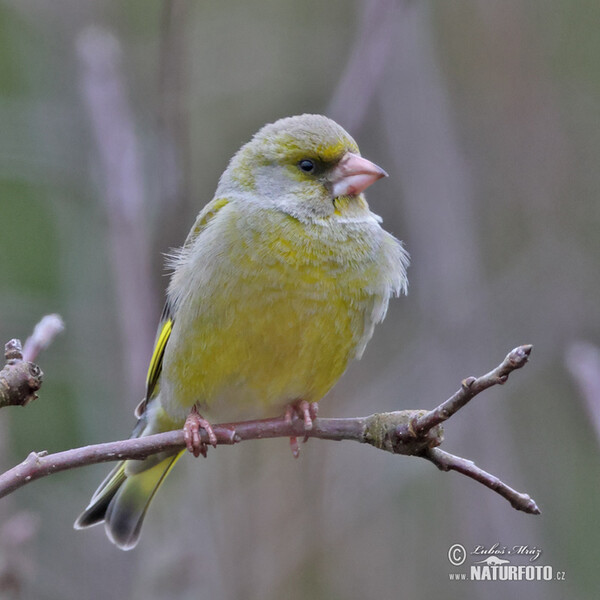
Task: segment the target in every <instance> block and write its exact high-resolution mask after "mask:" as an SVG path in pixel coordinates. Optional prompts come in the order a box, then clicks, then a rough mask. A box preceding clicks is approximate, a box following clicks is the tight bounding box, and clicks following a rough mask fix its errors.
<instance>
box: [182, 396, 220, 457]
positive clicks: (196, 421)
mask: <svg viewBox="0 0 600 600" xmlns="http://www.w3.org/2000/svg"><path fill="white" fill-rule="evenodd" d="M200 429H204V431H206V435H207V436H208V441H209V443H210V445H211V446H212V447H213V448H216V447H217V436H216V435H215V432H214V431H213V428H212V426H211V424H210V423H209V422H208V421H207V420H206V419H205V418H204V417H203V416H202V415H201V414H200V413H199V412H198V409H197V408H196V407H195V406H194V407H193V408H192V410H191V412H190V414H189V415H188V416H187V418H186V420H185V423H184V425H183V439H184V441H185V446H186V448H187V449H188V450H189V452H191V453H192V454H193V455H194V456H195V457H198V456H200V454H202V456H204V458H206V451H207V449H208V446H207V445H206V442H203V441H202V437H201V436H200Z"/></svg>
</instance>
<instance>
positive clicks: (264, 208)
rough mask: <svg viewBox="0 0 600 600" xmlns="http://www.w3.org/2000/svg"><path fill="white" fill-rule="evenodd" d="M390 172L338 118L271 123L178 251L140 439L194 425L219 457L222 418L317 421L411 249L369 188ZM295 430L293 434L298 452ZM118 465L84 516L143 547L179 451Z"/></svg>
mask: <svg viewBox="0 0 600 600" xmlns="http://www.w3.org/2000/svg"><path fill="white" fill-rule="evenodd" d="M386 176H387V173H386V172H385V171H384V170H383V169H382V168H381V167H379V166H377V165H376V164H375V163H373V162H371V161H369V160H367V159H366V158H363V157H362V156H361V154H360V151H359V148H358V146H357V144H356V142H355V141H354V139H353V138H352V137H351V136H350V134H348V133H347V132H346V131H345V130H344V129H343V128H342V127H341V126H340V125H338V124H337V123H336V122H335V121H333V120H331V119H329V118H328V117H325V116H322V115H317V114H303V115H298V116H293V117H286V118H282V119H279V120H277V121H275V122H274V123H270V124H267V125H265V126H263V127H262V128H261V129H260V130H259V131H258V132H257V133H256V134H255V135H254V136H253V137H252V138H251V139H250V141H249V142H247V143H246V144H244V145H243V146H242V147H241V148H240V150H239V151H238V152H237V153H236V154H235V155H234V156H233V158H232V159H231V160H230V162H229V164H228V166H227V168H226V169H225V171H224V172H223V174H222V175H221V177H220V179H219V182H218V185H217V189H216V192H215V194H214V197H213V199H212V200H211V201H210V202H209V203H208V204H207V205H206V206H205V207H204V208H203V209H202V210H201V211H200V213H199V214H198V216H197V218H196V220H195V222H194V225H193V226H192V229H191V231H190V232H189V234H188V236H187V238H186V240H185V243H184V244H183V246H182V247H181V248H179V249H177V250H175V251H173V252H172V253H171V254H170V255H168V267H169V268H170V269H171V277H170V282H169V285H168V288H167V292H166V303H165V307H164V310H163V312H162V316H161V319H160V324H159V326H158V331H157V334H156V341H155V347H154V353H153V355H152V358H151V361H150V366H149V369H148V375H147V382H146V395H145V398H144V400H143V401H142V402H141V404H140V405H139V406H138V408H137V409H136V414H135V416H136V418H137V424H136V426H135V428H134V430H133V433H132V437H140V436H146V435H150V434H154V433H159V432H162V431H169V430H173V429H178V428H179V429H181V428H182V427H183V429H184V436H185V441H186V447H187V449H188V450H190V451H191V452H192V453H193V454H194V455H195V456H198V455H199V454H200V453H202V454H204V455H206V445H205V444H203V443H202V442H201V436H200V433H199V432H200V430H201V429H205V430H206V434H207V436H208V439H209V441H210V442H211V444H213V445H215V444H216V438H215V435H214V432H213V431H212V427H211V421H212V422H216V421H215V419H218V420H219V422H224V421H231V420H243V419H248V418H262V417H264V416H277V415H282V414H283V415H285V416H286V418H287V419H290V418H295V417H296V415H297V416H298V418H302V419H303V420H304V426H305V428H307V429H309V428H310V427H311V425H312V420H313V419H314V418H315V416H316V406H317V404H316V403H317V402H319V401H320V400H321V399H322V398H323V397H324V396H325V395H326V394H327V392H328V391H329V390H330V389H331V388H332V387H333V385H334V384H335V383H336V382H337V380H338V379H339V378H340V377H341V375H342V374H343V373H344V371H345V370H346V368H347V367H348V364H349V363H350V362H351V361H352V360H353V359H359V358H360V357H361V356H362V354H363V352H364V350H365V346H366V345H367V342H368V341H369V340H370V339H371V336H372V335H373V330H374V327H375V325H376V324H377V323H379V322H380V321H382V320H383V318H384V317H385V314H386V311H387V308H388V302H389V300H390V298H391V297H393V296H399V295H401V294H402V293H406V291H407V285H408V280H407V273H406V272H407V267H408V263H409V256H408V253H407V251H406V250H405V248H404V246H403V243H402V242H400V241H399V240H398V239H396V238H395V237H394V236H393V235H392V234H390V233H388V232H387V231H385V230H384V229H383V228H382V227H381V218H380V217H379V216H377V215H376V214H374V213H373V212H371V210H370V209H369V205H368V204H367V201H366V199H365V196H364V194H363V192H364V190H365V189H366V188H367V187H369V186H370V185H371V184H373V183H374V182H375V181H377V180H379V179H381V178H383V177H386ZM294 442H295V440H294V439H292V447H293V449H294ZM184 452H185V450H181V451H180V452H179V453H177V454H165V453H162V454H156V455H154V456H151V457H148V458H146V459H144V460H124V461H122V462H120V463H118V464H117V465H116V466H115V468H114V469H113V470H112V471H111V472H110V473H109V475H108V476H107V477H106V479H105V480H104V481H103V482H102V484H101V485H100V487H99V488H98V489H97V491H96V492H95V493H94V495H93V496H92V498H91V500H90V502H89V505H88V506H87V508H86V509H85V510H84V511H83V513H82V514H81V515H80V516H79V518H78V519H77V521H76V522H75V528H76V529H82V528H86V527H90V526H92V525H96V524H98V523H102V522H104V524H105V529H106V533H107V535H108V538H109V539H110V540H111V541H112V542H113V543H114V544H116V546H118V547H119V548H121V549H123V550H129V549H131V548H133V547H134V546H135V545H136V544H137V542H138V539H139V535H140V531H141V526H142V523H143V521H144V517H145V515H146V512H147V510H148V506H149V505H150V502H151V500H152V498H153V497H154V494H155V493H156V491H157V490H158V488H159V487H160V485H161V484H162V483H163V481H164V479H165V477H166V476H167V474H168V473H169V471H170V470H171V469H172V468H173V466H174V465H175V463H176V461H177V460H178V458H179V457H180V456H181V455H182V454H183V453H184Z"/></svg>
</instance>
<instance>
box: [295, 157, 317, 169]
mask: <svg viewBox="0 0 600 600" xmlns="http://www.w3.org/2000/svg"><path fill="white" fill-rule="evenodd" d="M298 166H299V167H300V168H301V169H302V170H303V171H304V172H305V173H312V171H314V169H315V163H314V162H313V161H312V160H308V158H305V159H304V160H301V161H300V162H299V163H298Z"/></svg>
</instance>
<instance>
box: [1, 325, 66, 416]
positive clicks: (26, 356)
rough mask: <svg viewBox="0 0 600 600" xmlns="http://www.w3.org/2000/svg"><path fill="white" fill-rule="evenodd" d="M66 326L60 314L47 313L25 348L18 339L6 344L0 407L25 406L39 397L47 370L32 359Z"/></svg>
mask: <svg viewBox="0 0 600 600" xmlns="http://www.w3.org/2000/svg"><path fill="white" fill-rule="evenodd" d="M64 328H65V326H64V323H63V320H62V319H61V317H60V316H59V315H46V316H45V317H42V319H41V320H40V322H39V323H38V324H37V325H36V326H35V327H34V329H33V333H32V334H31V336H30V337H29V338H28V339H27V341H26V342H25V349H23V347H22V346H21V341H20V340H17V339H14V340H10V341H9V342H8V343H7V344H6V345H5V346H4V358H5V359H6V365H4V367H3V369H2V370H1V371H0V408H3V407H4V406H26V405H27V404H29V403H30V402H31V401H32V400H35V399H36V398H37V393H36V392H37V391H38V390H39V389H40V387H41V385H42V380H43V377H44V373H43V372H42V370H41V369H40V368H39V367H38V366H37V365H36V364H35V363H33V362H32V361H34V360H35V359H36V358H37V356H38V355H39V353H40V352H41V351H42V350H44V349H46V348H47V347H48V346H49V345H50V344H51V343H52V341H53V340H54V338H55V337H56V336H57V335H58V334H59V333H61V332H62V331H64Z"/></svg>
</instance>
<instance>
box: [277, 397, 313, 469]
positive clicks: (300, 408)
mask: <svg viewBox="0 0 600 600" xmlns="http://www.w3.org/2000/svg"><path fill="white" fill-rule="evenodd" d="M318 412H319V405H318V404H317V403H316V402H307V401H306V400H297V401H296V402H292V403H290V404H288V405H287V406H286V407H285V413H284V419H285V422H286V423H288V424H289V425H291V424H292V421H293V420H294V418H297V419H302V421H303V422H304V431H310V430H311V429H312V428H313V420H314V419H316V418H317V414H318ZM307 440H308V435H305V436H304V440H303V441H304V442H306V441H307ZM290 448H291V450H292V455H293V456H294V458H298V456H300V448H299V447H298V438H297V437H296V436H292V437H290Z"/></svg>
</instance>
